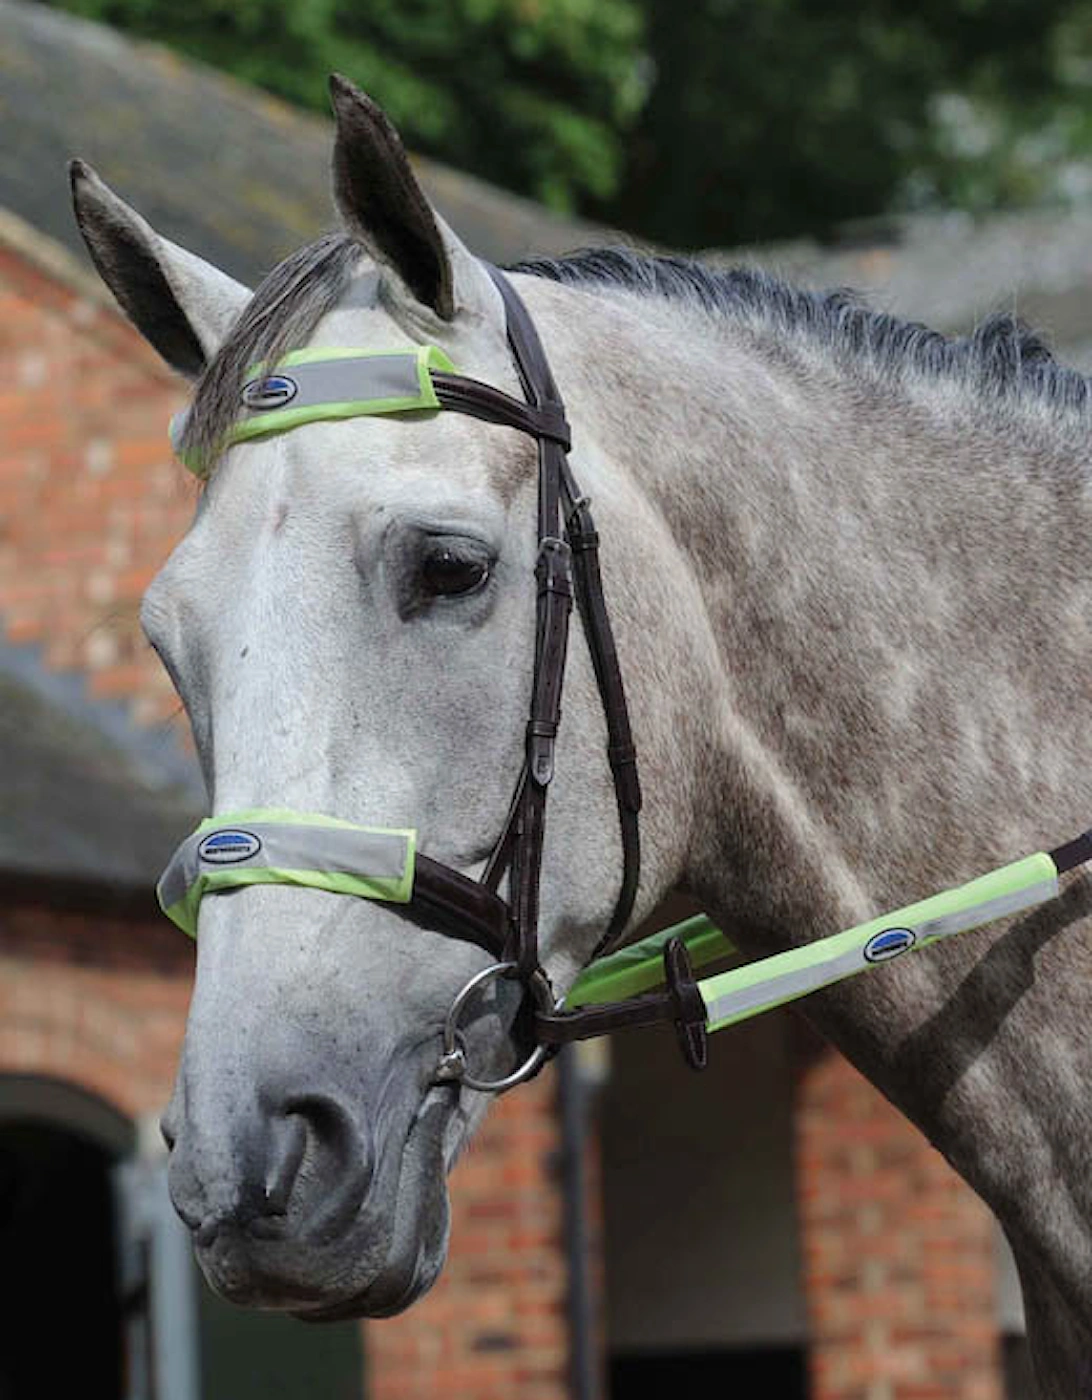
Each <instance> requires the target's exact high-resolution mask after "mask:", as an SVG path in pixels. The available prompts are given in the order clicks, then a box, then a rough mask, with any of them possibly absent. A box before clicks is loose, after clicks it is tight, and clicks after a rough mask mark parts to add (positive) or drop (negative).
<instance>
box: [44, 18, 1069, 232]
mask: <svg viewBox="0 0 1092 1400" xmlns="http://www.w3.org/2000/svg"><path fill="white" fill-rule="evenodd" d="M55 3H58V4H62V5H64V6H66V7H67V8H70V9H74V10H78V11H80V12H81V13H83V14H85V15H88V16H90V17H92V18H95V19H99V20H103V21H105V22H106V23H109V24H113V25H115V26H117V27H118V28H121V29H128V30H130V31H135V32H136V33H139V34H142V35H145V36H148V37H151V38H155V39H157V40H160V41H163V42H166V43H169V44H173V45H175V46H176V47H177V48H179V49H181V50H183V51H184V52H187V53H190V54H193V55H195V56H196V57H198V58H201V59H204V60H205V61H206V62H208V63H210V64H214V65H216V66H219V67H222V68H226V69H228V70H229V71H230V72H233V73H235V74H237V75H238V76H239V77H242V78H244V79H247V80H249V81H251V82H254V83H257V84H259V85H261V86H262V87H265V88H268V89H270V90H271V91H273V92H276V93H279V94H281V95H282V96H284V97H286V98H288V99H289V100H291V101H294V102H297V103H300V104H301V105H304V106H313V107H323V106H324V104H325V85H324V76H325V74H326V73H327V72H328V71H331V70H337V71H341V72H344V73H346V74H348V75H349V76H350V77H352V78H354V79H355V80H356V81H357V82H359V83H360V84H361V85H362V86H363V87H365V88H366V89H367V90H368V91H369V92H371V93H372V94H373V95H374V96H375V97H376V98H377V99H378V100H379V101H380V102H381V103H382V104H383V106H384V107H385V108H386V109H387V111H388V112H389V113H390V114H391V116H392V117H393V119H394V121H395V122H396V123H397V125H398V126H399V128H400V130H401V131H402V133H403V135H404V136H405V138H406V140H407V141H408V142H409V143H410V145H411V146H413V147H414V148H416V149H417V150H420V151H422V152H424V153H426V154H429V155H433V156H436V157H438V158H441V159H443V160H445V161H448V162H450V163H451V164H453V165H456V166H458V167H461V168H462V169H465V170H469V171H473V172H474V173H475V174H478V175H481V176H483V177H485V178H487V179H491V180H494V181H496V182H497V183H498V184H501V185H504V186H506V187H507V188H509V189H512V190H515V191H517V192H519V193H522V194H527V195H531V196H532V197H534V198H537V199H541V200H543V201H545V202H546V203H547V204H549V205H551V206H552V207H554V208H556V209H561V210H572V211H575V212H581V213H585V214H590V215H593V216H595V217H597V218H599V219H602V220H604V221H606V222H608V223H611V224H614V225H616V226H618V227H622V228H627V229H630V230H632V231H633V232H635V233H638V234H641V235H644V236H645V237H646V238H649V239H651V240H654V241H657V242H660V243H663V244H665V245H670V246H676V247H684V248H685V247H690V248H694V247H711V246H730V245H732V244H738V243H741V242H745V241H749V240H762V239H774V238H780V237H784V236H791V235H795V234H800V233H818V234H820V235H821V234H823V233H824V232H825V231H827V230H829V229H831V228H832V227H833V226H834V225H836V224H840V223H844V222H845V221H847V220H851V219H856V218H864V217H869V216H874V215H877V214H881V213H884V212H885V211H890V210H898V209H906V208H915V207H916V208H920V207H929V206H940V205H945V206H952V205H954V206H956V207H961V208H969V209H972V210H980V209H989V208H997V207H999V206H1004V205H1012V204H1019V203H1026V202H1030V201H1033V200H1043V199H1057V198H1062V199H1067V198H1072V197H1085V198H1087V197H1088V196H1089V195H1090V194H1092V101H1090V100H1089V99H1090V97H1092V0H915V2H914V3H913V4H907V3H906V0H445V3H440V0H291V2H290V3H286V0H185V3H184V4H179V3H178V0H55Z"/></svg>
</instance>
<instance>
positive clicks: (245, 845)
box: [156, 807, 417, 938]
mask: <svg viewBox="0 0 1092 1400" xmlns="http://www.w3.org/2000/svg"><path fill="white" fill-rule="evenodd" d="M416 846H417V833H416V832H415V831H412V830H401V829H392V828H386V827H374V826H354V824H353V823H352V822H346V821H340V820H338V819H337V818H336V817H327V816H322V815H320V814H318V813H313V812H289V811H285V810H283V809H281V808H275V807H274V808H263V807H259V808H253V809H252V810H249V811H245V812H227V813H224V814H221V815H220V816H216V817H206V818H205V820H204V821H203V822H202V823H201V825H200V826H199V827H198V828H197V830H196V831H195V832H194V833H193V835H192V836H189V837H187V838H186V840H185V841H183V842H182V844H181V846H179V848H178V850H177V851H175V853H174V855H173V856H172V857H171V862H170V864H169V865H168V866H167V868H166V870H165V871H164V872H163V877H162V879H161V880H160V882H159V884H158V886H157V888H156V894H157V896H158V898H159V905H160V908H161V909H162V910H163V912H164V913H165V914H166V915H167V917H168V918H169V919H173V920H174V922H175V923H176V924H177V925H178V927H179V928H180V929H182V930H183V932H185V933H188V934H189V935H190V937H191V938H195V937H196V936H197V915H198V912H199V911H200V908H201V900H202V899H203V898H204V896H205V895H206V894H208V893H209V891H212V890H227V889H233V888H236V887H237V886H240V885H305V886H307V887H308V888H309V889H313V890H328V891H329V892H330V893H331V894H351V895H356V896H357V897H358V898H363V899H382V900H387V901H389V902H391V903H393V904H408V903H409V901H410V898H411V897H412V894H413V875H414V865H415V858H416Z"/></svg>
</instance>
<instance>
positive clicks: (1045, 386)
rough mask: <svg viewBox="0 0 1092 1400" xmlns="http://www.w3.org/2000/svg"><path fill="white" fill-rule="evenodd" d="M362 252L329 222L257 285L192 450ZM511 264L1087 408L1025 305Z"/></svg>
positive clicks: (979, 387)
mask: <svg viewBox="0 0 1092 1400" xmlns="http://www.w3.org/2000/svg"><path fill="white" fill-rule="evenodd" d="M361 257H362V251H361V249H360V246H359V245H358V244H357V243H355V242H354V241H353V239H352V238H351V237H350V236H349V235H348V234H345V233H327V234H324V235H323V236H322V237H321V238H319V239H317V240H316V241H315V242H313V243H310V244H307V245H306V246H305V247H303V248H301V249H299V250H298V251H297V252H295V253H293V254H291V255H290V256H289V257H287V258H285V260H284V261H283V262H281V263H279V264H278V265H277V266H276V267H275V268H274V269H273V270H272V272H270V273H269V275H268V276H267V277H266V278H265V279H264V281H262V283H261V284H260V285H259V286H258V288H257V289H256V291H255V293H254V296H253V299H252V300H251V301H250V302H249V303H248V305H247V307H246V309H245V310H244V311H243V313H242V315H241V316H240V317H239V320H238V321H237V322H236V323H235V325H234V326H233V327H232V329H231V332H230V333H229V335H228V337H227V339H226V341H225V342H224V344H223V345H222V346H221V348H220V350H219V352H218V353H217V354H216V356H215V357H214V358H213V359H212V361H211V362H210V363H209V364H208V365H207V366H206V368H205V371H204V373H203V374H202V375H201V377H200V379H199V380H198V382H197V386H196V389H195V393H194V400H193V409H192V411H191V413H190V415H189V418H188V422H187V427H186V435H185V440H184V442H183V451H184V452H186V453H187V455H188V454H190V453H192V454H193V455H194V456H196V457H198V458H202V457H204V458H207V459H209V460H211V459H212V458H213V457H214V456H215V455H216V449H217V444H218V443H219V442H221V441H222V440H223V438H224V436H225V435H226V433H227V430H228V429H229V427H230V426H231V423H232V422H233V421H234V419H235V416H236V414H237V412H238V404H239V393H240V391H241V389H242V386H243V383H244V381H245V378H246V373H247V370H248V368H249V367H250V366H251V365H253V364H256V363H258V362H260V361H275V360H277V359H279V358H280V357H281V356H282V355H284V354H286V353H287V352H288V351H289V350H293V349H297V348H298V347H300V346H301V345H304V344H306V342H307V341H308V340H309V339H310V336H311V334H312V332H313V331H314V329H315V326H316V325H317V324H318V322H319V321H320V320H321V319H322V317H323V316H324V315H325V314H326V313H327V312H328V311H330V310H332V309H333V308H334V307H335V306H336V305H337V304H338V302H339V301H340V300H341V298H342V296H343V294H344V292H345V290H346V287H347V285H348V282H349V279H350V278H351V276H352V273H353V270H354V268H355V267H356V265H357V264H358V262H359V261H360V259H361ZM508 270H509V271H511V272H515V273H524V274H526V275H528V276H531V277H541V278H545V279H546V280H548V281H552V282H558V283H562V284H564V285H566V286H573V287H581V286H583V287H588V288H592V287H607V288H616V289H618V290H620V291H624V292H629V293H632V294H635V295H638V296H647V297H660V298H663V299H665V300H667V301H672V302H678V303H681V304H683V305H686V306H689V307H693V308H696V309H697V310H700V311H702V312H704V313H706V314H708V315H709V316H711V317H713V318H714V319H715V320H718V321H723V322H728V323H732V324H736V325H744V326H747V327H749V328H751V329H753V330H758V331H760V332H767V333H772V334H774V335H775V336H778V337H779V338H780V339H781V340H783V341H784V340H785V339H793V338H795V339H796V340H798V341H803V342H807V343H810V344H811V345H818V346H820V347H821V348H824V349H825V350H826V351H827V352H828V353H829V354H830V356H831V358H832V359H833V360H834V361H836V362H837V363H839V364H841V365H843V366H845V367H846V368H848V369H849V370H851V371H852V370H853V369H857V370H858V371H859V372H860V371H865V372H867V373H868V375H869V376H870V377H875V376H876V375H879V376H880V377H882V378H883V379H886V380H888V381H892V382H905V381H906V379H907V377H908V376H910V375H913V376H917V377H919V378H926V379H933V380H948V381H953V380H954V381H956V382H958V383H961V384H962V385H964V386H965V387H966V388H968V389H969V390H971V391H973V392H977V393H978V394H979V395H987V396H989V397H990V398H993V399H995V400H1009V401H1021V400H1023V401H1034V402H1038V403H1045V404H1047V405H1049V406H1050V407H1052V408H1055V409H1059V410H1070V411H1074V410H1077V411H1080V410H1086V409H1087V408H1088V406H1089V402H1090V389H1092V385H1090V381H1089V380H1088V379H1087V378H1086V377H1085V376H1084V375H1083V374H1080V373H1079V372H1078V371H1076V370H1072V369H1068V368H1066V367H1065V366H1063V365H1061V364H1059V363H1058V361H1057V360H1056V359H1055V358H1054V356H1053V354H1052V352H1051V350H1050V347H1049V346H1048V345H1047V343H1046V342H1045V341H1044V340H1043V338H1042V337H1041V336H1040V335H1038V334H1037V333H1036V332H1035V331H1033V330H1031V329H1029V328H1028V327H1027V326H1026V325H1025V324H1024V323H1023V322H1022V321H1020V320H1019V319H1018V318H1017V317H1016V316H1013V315H1011V314H1009V313H1006V312H999V313H996V314H994V315H992V316H989V317H987V318H986V319H985V320H984V321H982V322H981V324H980V325H979V326H978V327H977V328H976V329H975V330H974V331H973V332H972V333H971V334H970V335H966V336H948V335H944V334H942V333H941V332H940V331H935V330H931V329H930V328H929V327H928V326H923V325H920V324H918V323H917V322H914V321H906V320H902V319H901V318H899V317H897V316H891V315H888V314H887V313H886V312H882V311H876V310H874V309H873V308H871V307H870V306H868V305H867V304H866V303H865V302H864V301H863V300H862V298H861V297H860V296H859V295H858V294H856V293H854V292H852V291H848V290H845V289H838V290H835V291H823V292H818V291H809V290H805V289H802V288H799V287H794V286H791V285H790V284H789V283H787V282H784V281H782V280H781V278H779V277H776V276H775V275H774V274H772V273H770V272H766V271H762V270H759V269H756V268H745V267H737V268H731V269H726V270H725V269H716V268H711V267H709V266H707V265H706V264H703V263H701V262H698V261H697V260H696V259H693V258H684V257H671V256H665V255H659V254H649V253H640V252H636V251H634V250H632V249H628V248H591V249H585V250H582V251H580V252H576V253H570V254H567V255H566V256H564V257H560V258H532V259H529V260H527V261H524V262H518V263H515V264H513V265H512V266H511V267H510V268H509V269H508Z"/></svg>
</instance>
